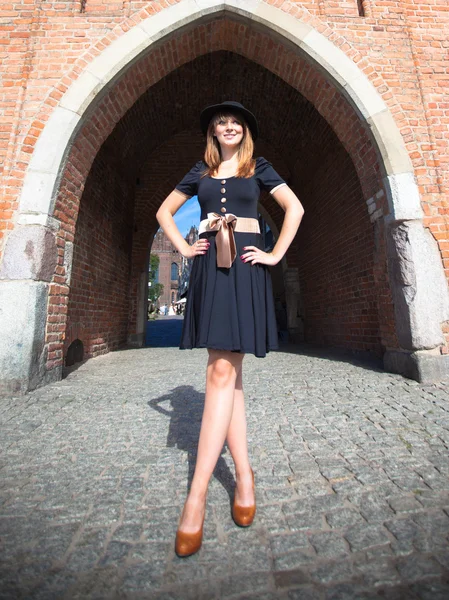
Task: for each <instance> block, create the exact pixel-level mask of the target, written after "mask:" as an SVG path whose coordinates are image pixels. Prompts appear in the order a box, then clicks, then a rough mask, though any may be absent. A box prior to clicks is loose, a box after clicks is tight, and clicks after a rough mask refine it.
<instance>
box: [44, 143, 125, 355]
mask: <svg viewBox="0 0 449 600" xmlns="http://www.w3.org/2000/svg"><path fill="white" fill-rule="evenodd" d="M118 158H119V157H118V156H117V155H116V154H114V153H113V150H111V148H110V147H109V146H106V147H104V148H102V150H101V151H100V153H99V154H98V156H97V158H96V160H95V162H94V165H93V167H92V169H91V171H90V173H89V176H88V178H87V182H86V187H85V190H84V194H83V198H82V202H81V204H80V209H79V213H78V220H77V223H76V235H75V243H74V250H73V267H72V275H71V286H70V295H69V301H68V311H67V329H66V331H67V333H66V339H65V345H64V350H65V352H67V348H68V347H69V345H70V344H71V343H72V342H73V340H75V339H80V340H81V341H82V342H83V345H84V357H85V358H90V357H92V356H97V355H99V354H103V353H105V352H109V351H110V350H115V349H117V348H119V347H120V346H122V345H124V344H125V343H126V339H127V332H128V312H129V279H130V272H131V260H130V258H131V245H132V229H133V217H134V214H133V206H134V182H133V181H130V180H129V178H127V173H126V171H124V170H122V169H121V168H120V161H119V160H117V159H118ZM58 359H59V360H60V359H61V356H60V349H58V348H55V354H50V356H49V360H54V361H57V360H58Z"/></svg>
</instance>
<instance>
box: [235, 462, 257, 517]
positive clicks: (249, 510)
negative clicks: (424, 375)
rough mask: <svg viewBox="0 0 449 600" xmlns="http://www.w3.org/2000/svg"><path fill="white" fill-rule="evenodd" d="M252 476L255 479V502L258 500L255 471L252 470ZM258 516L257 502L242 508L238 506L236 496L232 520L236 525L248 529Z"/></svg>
mask: <svg viewBox="0 0 449 600" xmlns="http://www.w3.org/2000/svg"><path fill="white" fill-rule="evenodd" d="M251 475H252V477H253V492H254V500H255V498H256V490H255V485H254V471H253V470H252V469H251ZM255 514H256V502H255V501H254V504H252V505H251V506H241V505H240V504H237V502H236V501H235V495H234V503H233V505H232V518H233V519H234V522H235V524H236V525H239V526H240V527H248V526H249V525H251V523H252V522H253V520H254V515H255Z"/></svg>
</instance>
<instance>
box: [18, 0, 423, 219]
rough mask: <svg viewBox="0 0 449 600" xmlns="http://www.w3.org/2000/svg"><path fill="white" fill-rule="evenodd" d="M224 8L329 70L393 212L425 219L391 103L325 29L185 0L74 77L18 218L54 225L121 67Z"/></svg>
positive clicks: (248, 8) (237, 3)
mask: <svg viewBox="0 0 449 600" xmlns="http://www.w3.org/2000/svg"><path fill="white" fill-rule="evenodd" d="M219 12H228V13H230V14H236V15H241V16H243V17H245V18H247V19H249V20H250V21H251V20H252V21H254V22H255V23H258V24H260V25H262V26H264V27H266V28H268V29H271V30H272V31H275V32H276V33H278V34H280V35H281V36H282V37H283V38H285V39H287V40H289V41H290V42H292V43H293V44H294V45H295V46H296V47H297V48H298V49H299V50H302V51H303V52H304V53H305V54H306V55H307V56H309V58H311V59H312V60H313V61H315V63H317V64H318V65H319V66H320V67H321V68H322V69H324V70H325V71H326V73H328V74H329V76H330V77H331V78H332V79H333V81H334V82H335V83H336V84H337V85H338V86H339V88H340V89H341V91H342V92H343V93H344V94H345V96H346V97H347V98H348V99H349V101H350V102H351V103H352V105H353V106H354V107H355V109H356V110H357V111H358V113H359V114H360V115H361V116H362V118H363V119H364V120H365V121H366V123H367V124H368V126H369V127H370V129H371V131H372V134H373V136H374V138H375V140H376V142H377V146H378V148H379V151H380V154H381V156H382V159H383V165H384V168H385V173H386V184H387V185H386V187H387V190H389V191H390V193H389V202H390V211H391V213H390V214H391V218H392V219H393V220H410V219H421V218H422V216H423V214H422V209H421V205H420V199H419V193H418V189H417V186H416V183H415V181H414V176H413V168H412V163H411V160H410V157H409V155H408V152H407V150H406V148H405V144H404V141H403V138H402V136H401V134H400V132H399V129H398V127H397V125H396V123H395V121H394V118H393V116H392V115H391V113H390V111H389V109H388V107H387V106H386V104H385V103H384V101H383V100H382V98H381V96H380V95H379V93H378V92H377V91H376V89H375V87H374V86H373V84H372V83H371V82H370V81H369V79H368V78H367V77H366V75H365V74H364V73H363V72H362V71H361V70H360V69H359V68H358V67H357V65H356V64H355V63H354V62H353V61H352V60H351V59H350V58H349V57H348V56H347V55H346V54H345V53H344V52H343V51H342V50H340V49H339V48H338V47H337V46H335V45H334V44H333V43H332V42H331V41H329V40H328V39H327V38H326V37H325V36H324V35H322V34H320V33H319V32H318V31H316V30H315V29H314V28H313V27H312V26H311V25H309V24H308V23H304V22H302V21H300V20H298V19H296V18H295V17H292V16H291V15H288V14H287V13H285V12H283V11H282V10H280V9H278V8H275V7H273V6H270V5H269V4H267V3H266V2H264V1H263V0H245V1H244V2H243V1H242V0H224V1H223V2H217V1H216V0H182V1H181V2H179V3H177V4H175V5H173V6H171V7H169V8H166V9H164V10H163V11H161V12H159V13H157V14H155V15H153V16H150V17H148V18H147V19H144V20H143V21H141V22H140V23H138V24H137V25H136V26H135V27H133V28H132V29H130V30H128V31H127V32H126V33H124V34H123V35H122V36H120V37H119V38H117V39H116V40H114V41H113V42H112V43H111V44H110V46H108V47H107V48H105V50H103V52H102V53H101V54H99V55H98V56H97V57H96V58H95V59H94V60H93V61H92V62H91V63H89V64H88V65H87V66H86V68H85V70H84V71H83V72H82V74H81V75H80V76H79V77H78V78H77V79H76V80H75V81H74V83H73V84H72V85H71V87H70V88H69V89H68V91H67V92H66V93H65V95H64V96H63V97H62V99H61V101H60V103H59V105H58V106H57V107H56V108H55V109H54V111H53V112H52V114H51V116H50V118H49V120H48V122H47V124H46V126H45V128H44V130H43V131H42V133H41V135H40V137H39V139H38V141H37V143H36V147H35V150H34V152H33V155H32V158H31V162H30V164H29V167H28V169H27V173H26V177H25V181H24V185H23V188H22V193H21V196H20V203H19V215H18V223H19V224H23V225H29V224H40V225H45V224H50V223H49V220H50V222H51V214H52V212H53V203H54V200H55V195H56V191H57V189H58V183H59V181H58V178H59V177H60V176H61V174H62V172H63V167H64V162H65V159H66V157H67V155H68V152H69V149H70V146H71V143H72V141H73V139H74V138H75V136H76V134H77V132H78V130H79V129H80V127H81V126H82V125H83V124H84V122H85V121H86V120H87V119H88V117H89V114H90V112H91V110H90V108H91V107H92V106H93V104H95V102H96V99H98V98H99V97H101V96H102V95H103V94H104V93H105V92H106V91H107V90H108V89H109V88H110V87H111V86H112V85H114V83H115V81H116V80H117V78H118V77H119V76H120V74H121V73H122V71H123V70H124V69H125V68H127V67H129V66H130V65H132V64H133V63H134V62H135V61H136V60H138V59H139V58H140V57H141V56H142V54H143V53H145V52H146V51H148V50H149V49H150V48H151V46H152V45H153V44H154V43H155V42H157V41H159V40H160V39H162V38H163V37H165V36H166V35H168V34H169V33H172V32H173V31H174V30H176V29H178V28H180V27H183V26H185V25H188V24H190V23H192V22H194V21H196V20H198V19H199V18H202V17H204V16H207V15H213V14H215V13H219Z"/></svg>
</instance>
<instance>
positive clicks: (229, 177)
mask: <svg viewBox="0 0 449 600" xmlns="http://www.w3.org/2000/svg"><path fill="white" fill-rule="evenodd" d="M236 176H237V175H228V177H225V176H223V177H212V175H209V177H210V178H211V179H232V178H233V177H236Z"/></svg>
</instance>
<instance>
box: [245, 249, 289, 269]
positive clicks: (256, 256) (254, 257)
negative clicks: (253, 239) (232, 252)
mask: <svg viewBox="0 0 449 600" xmlns="http://www.w3.org/2000/svg"><path fill="white" fill-rule="evenodd" d="M243 250H244V253H243V254H242V255H241V256H240V258H241V259H242V261H243V262H245V263H246V262H249V263H251V264H252V265H256V264H261V265H269V266H274V265H277V264H278V262H279V260H280V259H279V258H277V257H276V256H275V255H274V254H273V253H272V252H264V251H263V250H261V249H260V248H258V247H257V246H245V247H244V248H243Z"/></svg>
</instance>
